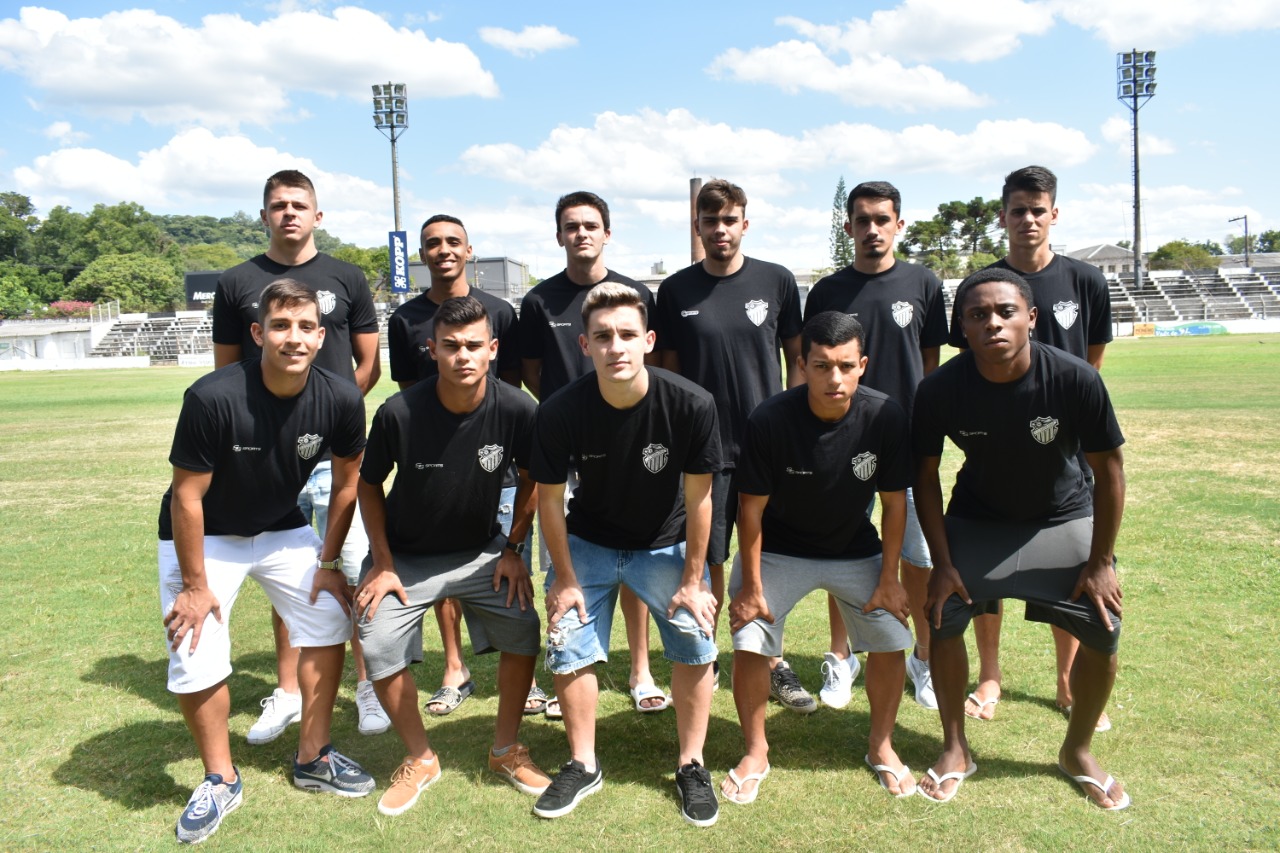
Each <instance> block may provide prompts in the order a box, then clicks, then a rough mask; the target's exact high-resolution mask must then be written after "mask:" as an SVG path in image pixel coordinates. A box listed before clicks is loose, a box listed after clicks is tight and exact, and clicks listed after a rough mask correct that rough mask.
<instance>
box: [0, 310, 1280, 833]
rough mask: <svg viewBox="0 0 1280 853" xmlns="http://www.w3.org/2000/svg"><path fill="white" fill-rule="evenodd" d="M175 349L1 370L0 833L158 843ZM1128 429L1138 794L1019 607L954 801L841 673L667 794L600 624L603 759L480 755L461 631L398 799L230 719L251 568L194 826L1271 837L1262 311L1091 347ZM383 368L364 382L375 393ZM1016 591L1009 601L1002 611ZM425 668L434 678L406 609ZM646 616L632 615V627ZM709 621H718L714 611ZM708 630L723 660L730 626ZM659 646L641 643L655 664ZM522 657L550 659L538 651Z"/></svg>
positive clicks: (1270, 475) (265, 648) (549, 747)
mask: <svg viewBox="0 0 1280 853" xmlns="http://www.w3.org/2000/svg"><path fill="white" fill-rule="evenodd" d="M199 373H200V371H196V370H179V369H160V368H156V369H151V370H137V371H106V372H96V371H95V372H88V371H86V372H80V373H53V374H35V373H32V374H16V373H3V374H0V400H2V401H3V404H2V405H0V579H2V580H3V593H4V594H3V616H4V618H3V620H0V648H2V649H3V670H2V671H0V758H2V759H3V763H2V764H0V768H2V771H0V772H2V773H3V775H2V776H0V849H4V850H13V849H33V850H55V849H61V850H81V849H105V850H116V849H156V848H168V847H171V846H172V845H174V843H175V842H174V841H173V822H174V820H175V819H176V818H177V816H178V813H179V812H180V811H181V809H182V806H183V804H184V803H185V802H186V798H187V796H188V795H189V793H190V791H191V789H192V788H193V787H194V786H195V784H196V783H198V782H199V781H200V777H201V768H200V763H199V760H198V758H197V757H196V755H195V752H194V748H193V746H192V744H191V740H190V737H189V736H188V734H187V731H186V728H185V726H184V725H183V723H182V719H181V717H180V715H179V713H178V710H177V703H176V701H175V700H174V698H173V697H172V696H171V695H170V694H168V693H167V692H166V690H165V686H164V684H165V653H164V646H163V633H162V628H161V626H160V613H159V605H158V603H157V595H156V579H155V577H156V575H155V572H156V568H155V519H156V512H157V507H158V500H159V497H160V494H161V492H162V491H163V490H164V488H165V486H166V483H167V479H168V466H167V463H166V457H167V454H168V446H169V442H170V439H171V437H172V429H173V423H174V420H175V417H176V415H177V411H178V406H179V402H180V399H181V394H182V391H183V389H184V388H185V387H186V386H187V385H188V384H190V382H191V381H193V380H194V379H195V378H196V377H197V376H198V375H199ZM1103 373H1104V376H1105V377H1106V379H1107V383H1108V386H1109V387H1110V388H1111V391H1112V395H1113V398H1114V400H1115V403H1116V407H1117V409H1118V412H1119V416H1120V422H1121V426H1122V427H1123V428H1124V430H1125V433H1126V435H1127V437H1128V444H1127V445H1126V447H1125V455H1126V462H1127V466H1126V469H1127V474H1128V483H1129V490H1128V507H1127V512H1126V515H1125V523H1124V527H1123V529H1122V531H1121V536H1120V545H1119V554H1120V578H1121V583H1122V585H1123V589H1124V592H1125V628H1124V638H1123V641H1122V643H1121V658H1120V674H1119V678H1118V681H1117V683H1116V689H1115V693H1114V695H1113V699H1112V704H1111V707H1110V708H1109V712H1110V715H1111V718H1112V720H1113V721H1114V723H1115V728H1114V729H1113V730H1112V731H1111V732H1109V733H1107V734H1103V735H1099V736H1098V738H1097V739H1096V741H1095V745H1096V749H1097V751H1098V753H1099V754H1100V756H1101V759H1102V762H1103V765H1104V766H1105V767H1106V768H1107V769H1108V770H1109V771H1110V772H1112V773H1113V774H1114V775H1116V776H1117V777H1118V778H1121V779H1123V780H1124V782H1125V784H1126V788H1127V789H1128V790H1129V791H1130V793H1131V794H1132V796H1133V800H1134V804H1133V806H1132V807H1131V808H1130V809H1128V810H1127V811H1125V812H1121V813H1117V814H1106V813H1103V812H1101V811H1099V810H1097V809H1095V808H1092V807H1090V806H1089V805H1087V804H1086V803H1085V801H1084V799H1083V798H1082V796H1081V795H1080V793H1079V792H1078V790H1077V789H1076V787H1075V786H1074V785H1072V784H1071V783H1069V782H1067V781H1066V780H1064V779H1063V778H1062V777H1060V776H1059V775H1058V773H1057V771H1056V770H1055V769H1054V762H1055V758H1056V754H1057V747H1058V743H1059V741H1060V740H1061V737H1062V733H1063V729H1064V721H1063V720H1062V718H1061V717H1060V716H1059V715H1058V714H1057V713H1056V712H1055V711H1054V709H1053V696H1054V693H1053V653H1052V645H1051V643H1050V641H1049V631H1048V629H1047V628H1046V627H1044V626H1043V625H1035V624H1031V623H1024V622H1022V621H1021V620H1019V619H1017V618H1009V619H1007V620H1006V624H1005V633H1004V639H1003V660H1002V663H1003V665H1004V672H1005V684H1004V701H1003V702H1002V703H1001V704H1000V706H999V707H998V709H997V713H996V719H995V721H993V722H991V723H986V724H973V725H971V726H970V740H971V744H972V747H973V749H974V753H975V758H976V760H977V761H978V763H979V765H980V767H981V770H980V772H979V773H978V775H976V776H975V777H973V779H972V780H970V781H969V783H968V784H966V785H965V787H964V789H963V791H962V792H961V793H960V795H959V796H958V797H957V798H956V799H955V800H954V801H953V802H951V803H949V804H945V805H933V804H930V803H928V802H926V801H925V800H924V799H923V798H919V797H913V798H911V799H907V800H903V801H896V800H893V799H891V798H890V797H888V796H886V795H885V794H884V792H883V791H881V790H880V789H879V788H878V787H877V786H876V784H875V781H874V778H873V777H872V775H871V773H870V772H869V771H868V770H866V769H865V768H864V767H863V765H862V755H863V753H864V752H865V738H866V735H867V729H868V718H867V708H866V699H865V696H864V695H862V694H861V693H860V690H861V680H859V682H858V684H857V688H858V691H859V692H856V693H855V699H854V702H853V703H852V704H851V705H850V706H849V707H848V708H846V709H844V710H842V711H833V710H830V709H826V708H823V709H822V710H820V711H819V712H818V713H816V714H814V715H812V716H811V717H807V718H801V717H798V716H796V715H793V714H789V713H787V712H785V711H783V710H781V709H779V708H777V707H776V706H774V708H773V709H772V710H771V711H770V717H769V724H770V739H771V744H772V753H771V760H772V764H773V768H774V769H773V773H772V775H771V776H770V777H769V779H768V781H767V782H766V783H765V785H764V787H763V789H762V791H761V794H760V799H759V800H758V801H757V802H756V803H755V804H754V805H752V806H746V807H735V806H732V805H729V804H726V805H724V807H723V808H722V812H721V818H720V823H719V824H718V825H717V826H716V827H715V828H713V829H711V830H695V829H693V828H691V827H687V826H685V825H684V824H683V823H682V822H681V821H680V819H679V815H678V813H677V807H676V803H675V792H674V785H673V784H672V782H671V781H670V780H671V770H672V769H673V767H672V764H673V762H674V759H675V726H674V718H673V716H672V714H671V712H666V713H663V714H658V715H649V716H645V717H641V716H640V715H637V714H635V713H634V712H632V711H631V709H630V700H629V697H627V696H626V694H625V692H624V691H625V688H626V677H627V656H626V651H625V648H623V642H622V639H621V638H620V634H621V620H620V619H619V620H617V623H618V624H617V625H616V627H615V631H616V633H615V648H617V649H619V651H618V652H616V653H615V655H614V658H613V660H612V661H611V662H610V663H609V664H608V665H607V666H606V667H603V668H602V669H601V675H602V686H604V687H609V686H612V688H613V689H611V690H608V691H606V692H604V693H603V694H602V698H601V706H600V722H599V744H600V755H601V758H602V762H603V765H604V767H605V772H606V777H607V784H606V786H605V789H604V791H603V792H601V793H600V794H599V795H597V796H595V797H592V798H591V799H589V800H587V801H585V802H584V803H583V804H582V805H581V806H580V807H579V808H578V810H577V811H576V812H575V813H574V814H573V815H571V816H569V817H566V818H563V819H561V820H558V821H554V822H546V821H539V820H537V819H536V818H533V817H532V816H530V814H529V808H530V806H531V802H530V800H529V799H528V798H526V797H524V796H523V795H521V794H519V793H517V792H515V791H514V790H513V789H511V788H510V787H508V786H506V785H504V784H502V783H500V782H498V781H496V780H495V779H494V778H493V777H491V776H489V775H487V773H486V772H485V770H484V768H485V751H486V749H487V747H488V745H489V743H490V737H491V729H492V722H493V715H494V713H495V710H496V705H497V701H496V698H495V695H494V680H495V679H494V675H495V673H494V667H495V663H496V661H495V660H494V659H493V658H492V656H490V657H486V658H484V659H479V660H476V659H472V661H471V666H472V669H473V672H474V673H475V677H476V680H477V683H478V685H479V688H480V689H479V692H478V694H477V696H476V697H475V698H473V699H471V700H469V701H468V702H467V703H466V704H464V705H463V706H462V708H461V709H460V710H459V711H458V712H456V713H455V714H453V715H452V716H450V717H447V718H441V719H439V720H432V721H429V723H428V727H429V733H430V735H431V737H432V740H433V743H434V745H435V747H436V748H437V750H438V751H439V752H440V755H441V761H442V765H443V768H444V771H445V778H444V779H443V780H442V781H441V782H440V784H438V785H437V786H435V787H433V788H432V789H431V790H430V792H429V793H427V794H426V795H424V797H423V799H422V800H421V801H420V802H419V804H418V806H417V807H416V808H415V809H413V810H412V811H410V812H408V813H406V814H405V815H403V816H401V817H399V818H395V819H388V818H384V817H382V816H381V815H379V814H378V813H377V810H376V808H375V806H374V798H367V799H364V800H354V801H339V800H338V799H337V798H331V797H322V796H313V795H307V794H305V793H302V792H300V791H297V790H296V789H294V787H293V785H292V783H291V780H290V778H289V773H288V772H287V771H288V766H289V765H288V762H289V760H290V758H291V755H292V750H293V748H294V746H295V744H296V731H297V729H296V728H293V729H290V730H289V732H288V733H287V734H286V735H285V736H284V737H282V738H281V739H280V740H278V741H276V742H275V743H272V744H269V745H266V746H261V747H249V746H247V745H246V744H245V743H244V740H243V737H244V733H245V732H246V731H247V729H248V727H249V725H250V724H251V723H252V722H253V720H254V719H255V718H256V715H257V712H258V710H259V709H258V700H259V699H260V698H261V697H263V696H265V695H267V693H268V692H269V691H270V689H271V687H272V686H273V680H274V660H273V652H272V649H271V643H270V635H269V630H268V620H267V606H266V601H265V598H264V597H263V596H262V594H261V593H260V591H259V590H258V589H257V587H256V586H255V585H253V584H250V585H248V586H247V587H246V590H245V593H244V595H243V596H242V598H241V600H240V603H239V605H238V606H237V608H236V611H235V615H234V617H233V618H234V622H235V628H234V635H233V636H234V638H235V642H236V647H235V652H234V654H235V664H236V673H235V674H234V675H233V676H232V678H231V681H230V685H231V691H232V697H233V707H232V718H231V727H232V744H233V750H234V752H235V756H236V761H237V763H238V764H239V766H240V767H241V769H242V771H243V774H244V778H245V805H244V807H243V808H241V809H240V811H238V812H237V813H236V814H235V815H233V816H232V817H231V818H229V819H228V820H227V822H226V823H225V824H224V825H223V827H222V829H221V830H220V831H219V832H218V834H217V835H216V836H215V837H214V838H213V839H212V840H211V841H210V842H209V845H208V846H209V847H210V848H215V849H237V850H238V849H255V850H259V849H261V850H267V849H289V850H293V849H300V850H324V851H330V850H335V849H365V848H368V849H396V850H417V849H425V848H427V847H431V846H436V845H447V846H448V847H451V848H457V849H475V850H503V851H506V850H535V849H536V850H551V849H558V850H564V849H569V850H573V849H589V850H597V849H600V850H614V849H634V850H650V849H659V850H675V849H681V850H703V849H707V850H710V849H717V850H726V849H746V850H755V849H769V850H810V849H825V850H831V849H869V850H876V849H887V848H901V847H907V846H910V847H911V848H914V849H944V848H945V849H964V850H1057V849H1071V850H1076V849H1078V850H1088V851H1096V850H1106V849H1119V850H1142V849H1160V848H1168V847H1170V846H1175V845H1176V846H1178V847H1181V848H1184V849H1191V850H1200V849H1215V850H1217V849H1221V850H1270V849H1276V848H1277V847H1280V793H1278V792H1280V711H1278V708H1280V685H1278V684H1277V676H1276V664H1277V659H1278V655H1277V652H1276V645H1277V638H1278V636H1280V631H1278V630H1277V629H1278V628H1280V625H1278V623H1280V619H1278V618H1277V613H1278V612H1280V558H1278V556H1277V555H1278V554H1280V433H1278V431H1277V428H1276V415H1277V413H1280V336H1256V335H1255V336H1235V337H1213V338H1195V339H1190V338H1189V339H1168V338H1164V339H1148V340H1141V341H1134V340H1124V341H1119V342H1117V343H1115V344H1113V345H1112V346H1111V347H1110V348H1109V349H1108V353H1107V361H1106V365H1105V368H1104V371H1103ZM389 388H390V383H389V382H385V381H384V383H383V386H382V387H380V388H378V389H377V391H376V392H375V394H374V397H375V398H377V399H379V400H380V399H381V398H382V397H384V396H385V395H386V394H387V393H388V392H389ZM1019 610H1020V608H1017V607H1016V606H1013V607H1011V608H1010V613H1011V614H1016V613H1017V612H1018V611H1019ZM825 631H826V628H825V603H824V602H823V601H822V600H821V598H820V597H819V596H811V597H810V598H809V599H808V600H806V601H805V602H804V603H803V604H802V606H801V607H800V608H799V609H798V610H797V611H796V613H795V614H794V615H793V616H792V618H791V620H790V621H789V622H788V637H787V643H788V649H789V653H788V659H789V660H790V662H791V664H792V666H793V667H794V668H795V669H796V670H797V671H798V672H799V673H800V675H801V678H802V680H804V681H805V683H806V684H807V685H808V686H809V687H810V689H813V690H816V689H817V687H818V686H819V685H820V676H819V666H820V664H821V660H822V651H823V649H824V648H825V642H826V641H825V639H824V638H825ZM427 634H428V636H429V641H428V655H427V662H426V664H425V665H424V666H422V667H420V668H419V671H418V673H417V677H418V682H419V685H421V686H428V687H432V688H433V687H434V686H435V685H436V684H437V683H438V678H439V657H438V654H437V652H438V649H439V645H438V644H439V640H438V637H435V636H434V630H428V631H427ZM655 641H656V635H655ZM720 644H721V648H722V649H727V648H728V643H727V641H726V640H725V639H724V638H723V637H722V638H721V643H720ZM722 660H724V661H726V662H727V661H728V660H729V654H728V653H727V652H726V653H725V654H724V655H723V656H722ZM668 673H669V668H668V667H667V666H666V665H665V664H663V663H662V662H660V661H659V662H656V666H655V674H656V675H657V676H658V679H659V682H660V683H669V682H668V681H667V678H668ZM543 681H544V683H546V682H547V681H548V679H547V678H545V677H544V678H543ZM353 691H354V685H353V680H352V677H351V676H350V674H349V673H348V678H347V680H346V682H345V683H344V686H343V690H342V693H341V694H340V696H339V700H338V709H337V714H336V718H335V728H334V738H335V742H336V743H337V745H338V746H339V748H340V749H342V750H343V751H345V752H347V753H348V754H350V755H352V756H353V757H355V758H356V759H357V760H359V761H361V762H362V763H363V764H364V765H365V767H366V768H367V769H369V770H370V771H371V772H373V773H374V774H375V776H376V777H377V779H378V782H379V786H380V788H381V787H384V786H385V784H386V780H387V778H388V776H389V774H390V772H391V771H392V770H393V769H394V767H395V766H396V765H397V763H398V762H399V760H400V758H401V754H402V753H401V747H400V744H399V741H398V740H397V739H396V737H395V736H394V734H393V733H387V734H385V735H381V736H379V737H374V738H363V737H360V736H359V735H358V734H357V733H356V711H355V706H354V703H353V697H352V694H353ZM522 739H523V740H524V741H525V742H526V743H528V744H529V745H530V747H531V749H532V751H533V755H534V756H535V758H536V759H537V760H538V761H539V762H540V763H541V764H542V765H543V766H544V767H545V768H547V769H552V768H554V767H555V766H557V765H558V764H559V763H560V762H561V761H563V760H564V759H565V757H566V752H567V747H566V743H565V740H564V733H563V727H562V726H561V725H560V724H558V723H553V722H549V721H547V720H545V719H543V718H540V717H539V718H532V719H530V720H529V721H528V722H527V723H526V725H525V727H524V729H523V731H522ZM896 741H897V748H898V752H899V754H900V755H902V756H903V757H904V759H905V760H906V761H907V762H908V763H909V764H910V765H911V766H912V767H913V768H915V769H916V771H917V772H922V771H923V769H924V768H925V767H927V766H929V764H930V763H931V762H932V761H933V759H934V758H935V756H936V754H937V752H938V750H939V746H940V742H941V741H940V729H939V725H938V720H937V716H936V714H934V713H930V712H926V711H925V710H923V709H922V708H920V707H919V706H917V705H916V704H915V703H914V702H912V701H910V698H909V697H905V696H904V701H903V705H902V711H901V713H900V715H899V721H898V734H897V738H896ZM741 749H742V743H741V736H740V733H739V730H738V726H737V718H736V715H735V713H734V709H733V702H732V697H731V695H730V693H729V691H728V690H727V689H726V690H722V691H720V692H719V693H718V694H716V697H715V703H714V706H713V709H712V721H711V731H710V736H709V739H708V745H707V749H706V758H707V763H708V765H709V767H710V768H711V770H712V773H713V775H714V776H715V777H716V779H717V780H718V779H719V778H720V777H721V776H722V775H723V774H724V773H725V772H726V771H727V770H728V769H729V768H730V767H732V766H733V765H734V764H735V763H736V762H737V759H738V757H739V755H740V751H741Z"/></svg>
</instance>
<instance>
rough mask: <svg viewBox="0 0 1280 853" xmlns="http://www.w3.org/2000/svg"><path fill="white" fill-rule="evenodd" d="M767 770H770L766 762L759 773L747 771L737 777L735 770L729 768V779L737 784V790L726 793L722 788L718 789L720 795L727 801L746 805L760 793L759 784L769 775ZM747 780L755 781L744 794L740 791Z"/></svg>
mask: <svg viewBox="0 0 1280 853" xmlns="http://www.w3.org/2000/svg"><path fill="white" fill-rule="evenodd" d="M769 770H770V767H769V765H768V764H766V765H765V766H764V769H763V770H761V771H760V772H759V773H748V774H747V775H746V776H743V777H742V778H738V773H737V771H735V770H730V771H729V781H730V782H732V783H733V784H734V785H737V786H738V792H737V793H735V794H727V793H725V791H724V789H723V788H722V789H720V795H721V796H722V797H724V798H725V799H726V800H728V801H729V802H731V803H736V804H738V805H740V806H747V805H750V804H752V803H754V802H755V801H756V795H757V794H759V793H760V784H761V783H762V782H764V778H765V777H766V776H768V775H769ZM748 782H755V783H756V786H755V787H754V788H752V789H751V793H750V794H744V793H742V786H743V785H745V784H747V783H748Z"/></svg>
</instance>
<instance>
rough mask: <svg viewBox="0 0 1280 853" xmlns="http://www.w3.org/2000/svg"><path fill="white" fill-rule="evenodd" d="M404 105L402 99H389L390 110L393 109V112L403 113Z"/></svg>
mask: <svg viewBox="0 0 1280 853" xmlns="http://www.w3.org/2000/svg"><path fill="white" fill-rule="evenodd" d="M404 104H405V101H404V98H392V99H391V109H393V110H398V111H400V112H404V110H405V105H404Z"/></svg>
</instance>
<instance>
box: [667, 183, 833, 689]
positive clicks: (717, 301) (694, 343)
mask: <svg viewBox="0 0 1280 853" xmlns="http://www.w3.org/2000/svg"><path fill="white" fill-rule="evenodd" d="M696 208H697V212H698V216H697V219H696V220H694V223H693V225H694V229H695V230H696V231H697V234H698V237H699V239H700V240H701V241H702V248H703V250H704V251H705V252H706V257H704V258H703V259H702V261H700V262H699V263H696V264H694V265H692V266H689V267H685V268H684V269H682V270H680V271H679V272H678V273H676V274H675V275H672V276H671V277H670V278H668V279H667V280H666V281H664V282H663V283H662V285H661V286H660V287H659V288H658V313H657V316H656V318H655V321H654V328H655V329H656V330H657V333H658V342H657V345H658V349H659V350H660V351H661V353H662V366H663V367H665V368H666V369H667V370H670V371H672V372H674V373H679V374H681V375H682V376H685V377H687V378H689V379H692V380H693V381H694V382H696V383H698V384H699V385H701V386H702V387H703V388H705V389H707V390H708V391H710V392H711V395H712V397H714V398H715V400H716V405H717V407H718V412H719V418H720V444H721V447H722V449H723V452H724V469H723V470H721V471H720V472H719V473H718V474H717V475H716V478H715V482H714V483H713V485H712V500H713V503H714V506H713V508H712V520H711V541H710V544H709V545H708V547H707V562H708V563H709V564H710V566H711V591H712V593H713V594H714V595H715V597H716V602H717V605H716V608H717V609H716V618H717V621H719V612H720V611H719V608H720V602H722V601H723V599H724V564H725V562H726V561H727V560H728V559H729V544H730V540H731V538H732V534H733V522H734V519H735V518H737V515H738V500H737V489H736V487H735V486H734V484H733V475H734V470H735V468H736V466H737V460H738V452H739V446H740V444H741V442H742V435H743V431H744V430H745V429H746V426H747V416H748V415H750V414H751V412H752V410H753V409H755V407H756V406H758V405H760V403H762V402H764V401H765V400H766V399H768V398H769V397H772V396H773V395H774V394H777V393H778V392H779V391H781V390H782V369H781V366H780V362H779V358H778V354H779V349H781V351H782V362H785V363H786V365H787V380H788V385H796V384H798V383H799V379H798V377H797V376H796V375H795V373H794V369H793V368H794V365H795V363H796V358H797V357H798V356H799V355H800V325H801V320H800V292H799V290H798V289H797V288H796V280H795V276H793V275H792V274H791V273H790V271H788V270H787V269H785V268H784V267H781V266H778V265H777V264H771V263H767V262H765V261H760V260H756V259H755V258H748V257H747V256H746V255H744V254H743V253H742V238H743V235H745V234H746V232H747V228H748V226H749V224H750V223H749V222H748V221H747V194H746V193H745V192H743V190H742V188H741V187H739V186H737V185H736V184H732V183H729V182H728V181H723V180H714V181H709V182H707V183H706V184H704V185H703V187H702V189H701V190H700V191H699V192H698V198H697V202H696ZM774 679H775V680H774V683H773V689H774V695H775V696H777V698H778V699H779V700H780V701H781V702H782V703H783V704H784V705H786V706H787V707H789V708H791V709H792V710H796V711H801V712H804V713H808V712H809V711H812V710H813V709H814V707H816V703H815V702H814V699H813V697H812V696H810V695H809V694H808V693H807V692H806V691H805V690H804V688H803V687H801V686H800V680H799V679H798V678H797V677H796V676H795V673H793V672H792V671H791V669H790V668H789V667H787V666H786V665H785V661H782V660H780V659H779V660H778V661H775V667H774Z"/></svg>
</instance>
